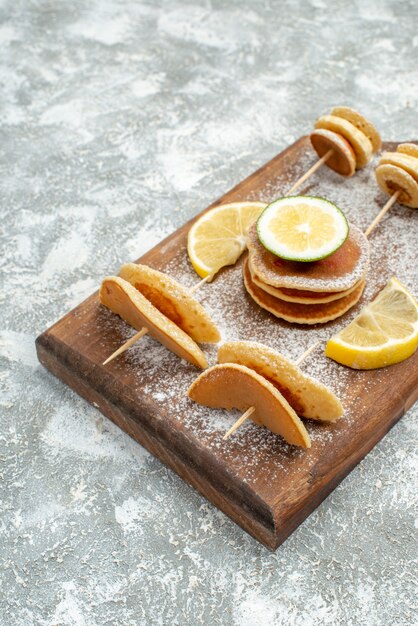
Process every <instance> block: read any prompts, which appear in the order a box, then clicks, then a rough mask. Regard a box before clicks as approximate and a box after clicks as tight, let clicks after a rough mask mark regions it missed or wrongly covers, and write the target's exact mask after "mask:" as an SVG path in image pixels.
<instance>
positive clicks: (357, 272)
mask: <svg viewBox="0 0 418 626" xmlns="http://www.w3.org/2000/svg"><path fill="white" fill-rule="evenodd" d="M247 246H248V252H249V255H250V262H251V268H252V269H253V271H254V273H255V274H256V276H257V278H258V279H259V280H260V281H261V282H262V283H265V284H266V285H271V286H272V287H276V288H279V289H283V288H286V289H301V290H302V291H314V292H319V291H320V292H327V293H328V292H333V293H335V292H339V291H340V292H341V291H345V290H347V289H351V287H354V285H355V284H356V283H358V282H359V280H361V279H362V278H363V277H364V276H365V275H366V272H367V268H368V264H369V242H368V241H367V238H366V236H365V235H364V234H363V233H362V232H361V230H359V229H358V228H357V227H356V226H353V225H352V224H350V232H349V235H348V237H347V239H346V240H345V242H344V243H343V245H342V246H341V248H339V249H338V250H337V251H336V252H334V253H333V254H331V255H330V256H328V257H327V258H326V259H322V260H320V261H313V262H310V263H301V262H297V261H286V260H285V259H281V258H279V257H277V256H275V255H274V254H272V253H271V252H269V250H267V249H266V248H265V247H264V246H263V245H262V243H261V242H260V240H259V239H258V235H257V230H256V227H255V225H253V226H251V227H250V228H249V230H248V232H247Z"/></svg>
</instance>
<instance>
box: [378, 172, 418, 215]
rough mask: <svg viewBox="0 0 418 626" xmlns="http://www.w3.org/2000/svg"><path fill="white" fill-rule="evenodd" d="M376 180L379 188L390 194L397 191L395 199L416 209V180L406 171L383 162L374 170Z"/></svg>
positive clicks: (417, 196)
mask: <svg viewBox="0 0 418 626" xmlns="http://www.w3.org/2000/svg"><path fill="white" fill-rule="evenodd" d="M375 175H376V180H377V183H378V185H379V187H380V188H381V189H383V191H385V192H386V193H388V194H389V195H390V196H391V195H392V194H393V193H395V191H397V192H398V193H399V195H398V199H397V201H398V202H400V203H401V204H404V205H405V206H409V207H411V209H418V182H417V181H416V180H415V178H413V177H412V176H411V175H410V174H408V172H405V170H403V169H401V168H400V167H397V166H396V165H390V164H389V163H385V164H384V165H378V166H377V168H376V170H375Z"/></svg>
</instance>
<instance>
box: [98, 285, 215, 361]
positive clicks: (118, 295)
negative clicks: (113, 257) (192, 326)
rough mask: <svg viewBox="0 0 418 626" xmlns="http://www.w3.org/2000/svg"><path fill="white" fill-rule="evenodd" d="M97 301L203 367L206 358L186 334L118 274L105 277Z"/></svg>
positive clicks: (181, 356)
mask: <svg viewBox="0 0 418 626" xmlns="http://www.w3.org/2000/svg"><path fill="white" fill-rule="evenodd" d="M100 302H101V303H102V304H104V306H106V307H107V308H108V309H110V310H111V311H113V313H116V314H117V315H119V316H120V317H121V318H122V319H123V320H125V322H127V323H128V324H129V325H130V326H132V327H133V328H136V330H141V328H143V327H144V326H145V327H146V328H147V329H148V332H149V334H150V335H151V336H152V337H154V339H156V340H157V341H159V342H160V343H162V344H163V346H165V347H166V348H168V350H171V352H174V354H177V356H179V357H180V358H181V359H185V360H186V361H188V362H189V363H192V364H193V365H196V366H197V367H200V368H201V369H205V367H207V366H208V363H207V361H206V357H205V355H204V354H203V352H202V351H201V349H200V348H199V346H198V345H197V344H196V343H195V342H194V341H193V339H192V338H191V337H189V335H186V333H185V332H184V331H183V330H182V329H181V328H179V326H177V325H176V324H174V322H172V321H171V320H169V319H168V317H166V316H165V315H164V314H163V313H161V311H159V310H158V309H156V308H155V306H153V305H152V304H151V302H149V301H148V300H147V299H146V298H145V297H144V296H143V295H142V293H140V292H139V291H137V289H135V287H132V285H131V284H130V283H128V281H126V280H124V279H123V278H120V277H119V276H108V277H107V278H105V279H104V280H103V282H102V286H101V288H100Z"/></svg>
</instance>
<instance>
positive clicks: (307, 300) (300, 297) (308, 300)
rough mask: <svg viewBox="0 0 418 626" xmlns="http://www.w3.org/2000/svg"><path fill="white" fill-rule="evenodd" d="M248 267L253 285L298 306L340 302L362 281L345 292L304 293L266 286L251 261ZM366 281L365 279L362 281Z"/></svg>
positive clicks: (300, 290) (298, 290) (299, 290)
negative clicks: (340, 299)
mask: <svg viewBox="0 0 418 626" xmlns="http://www.w3.org/2000/svg"><path fill="white" fill-rule="evenodd" d="M248 266H249V269H250V272H251V278H252V281H253V283H255V284H256V285H257V287H260V289H263V291H266V292H267V293H269V294H271V295H272V296H274V297H275V298H280V300H285V301H286V302H296V303H297V304H325V303H326V302H332V301H333V300H338V299H339V298H343V297H344V296H348V294H350V293H351V292H352V291H354V289H356V287H358V284H359V282H360V281H357V282H356V284H355V285H353V287H350V289H346V290H345V291H334V292H332V291H330V292H328V293H327V292H326V291H303V290H302V289H286V288H282V289H279V288H277V287H272V286H271V285H266V283H263V281H261V280H260V279H259V278H258V276H257V274H256V273H255V272H254V270H253V268H252V267H251V261H250V260H249V261H248ZM360 280H364V279H362V278H361V279H360Z"/></svg>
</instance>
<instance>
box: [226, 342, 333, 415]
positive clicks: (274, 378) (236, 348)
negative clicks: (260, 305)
mask: <svg viewBox="0 0 418 626" xmlns="http://www.w3.org/2000/svg"><path fill="white" fill-rule="evenodd" d="M218 362H219V363H237V364H238V365H245V367H249V368H250V369H252V370H254V371H255V372H257V374H259V375H260V376H263V378H265V379H266V380H268V381H269V382H270V383H271V384H272V385H274V387H276V389H278V390H279V391H280V393H281V394H282V396H283V397H284V398H286V400H287V401H288V403H289V404H290V406H291V407H293V408H294V410H295V411H296V413H297V414H298V415H302V416H303V417H307V418H309V419H314V420H322V421H327V422H334V421H336V420H337V419H339V418H340V417H341V416H342V415H343V413H344V409H343V407H342V406H341V402H340V401H339V400H338V398H337V396H336V395H335V394H334V393H333V392H332V391H331V390H330V389H328V387H326V386H325V385H323V384H322V383H320V382H319V381H317V380H315V379H314V378H311V377H310V376H307V375H306V374H304V372H303V371H302V370H301V369H300V367H298V366H297V365H296V364H295V363H292V361H289V360H288V359H286V358H285V357H284V356H282V355H281V354H280V353H279V352H276V351H275V350H272V348H269V347H268V346H265V345H263V344H261V343H256V342H255V341H229V342H225V343H224V344H222V346H221V347H220V348H219V350H218Z"/></svg>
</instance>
